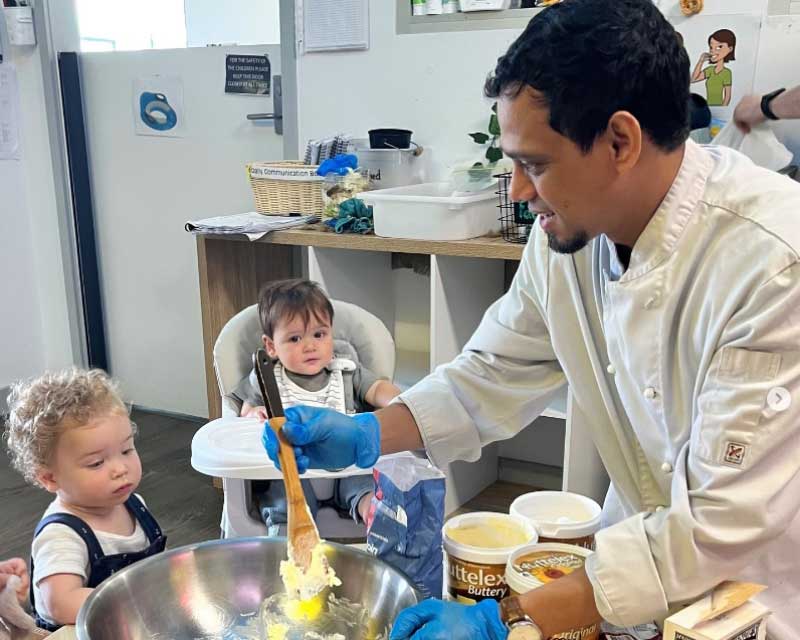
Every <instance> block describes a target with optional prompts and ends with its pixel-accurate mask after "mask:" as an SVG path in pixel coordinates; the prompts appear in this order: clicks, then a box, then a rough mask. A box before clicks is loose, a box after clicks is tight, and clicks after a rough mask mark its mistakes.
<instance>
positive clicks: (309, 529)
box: [269, 416, 319, 571]
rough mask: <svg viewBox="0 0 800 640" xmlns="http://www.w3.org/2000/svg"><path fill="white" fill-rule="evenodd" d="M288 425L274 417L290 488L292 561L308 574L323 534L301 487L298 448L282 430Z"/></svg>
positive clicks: (287, 483)
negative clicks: (314, 551) (295, 448)
mask: <svg viewBox="0 0 800 640" xmlns="http://www.w3.org/2000/svg"><path fill="white" fill-rule="evenodd" d="M284 422H286V418H284V417H283V416H281V417H279V418H270V420H269V426H270V427H271V428H272V430H273V431H274V432H275V435H276V436H277V437H278V444H279V449H278V459H279V460H280V462H281V470H282V471H283V483H284V484H285V485H286V502H287V507H288V523H287V536H288V538H289V549H288V552H289V560H291V561H292V562H293V563H294V564H296V565H297V566H298V567H300V568H301V569H303V570H304V571H306V570H308V567H309V566H310V565H311V552H312V551H313V550H314V547H316V546H317V545H318V544H319V531H317V525H316V524H314V520H313V518H312V517H311V510H310V509H309V508H308V503H307V502H306V496H305V494H304V493H303V487H302V486H301V485H300V474H299V473H298V472H297V460H296V459H295V457H294V448H293V447H292V445H291V444H289V442H288V441H287V440H286V436H284V435H283V432H282V431H281V427H283V423H284Z"/></svg>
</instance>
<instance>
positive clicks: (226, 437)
mask: <svg viewBox="0 0 800 640" xmlns="http://www.w3.org/2000/svg"><path fill="white" fill-rule="evenodd" d="M263 431H264V423H263V422H262V421H261V420H258V419H257V418H218V419H216V420H212V421H211V422H209V423H208V424H206V425H204V426H202V427H201V428H200V430H199V431H198V432H197V433H195V434H194V438H192V467H194V469H195V470H197V471H199V472H200V473H204V474H206V475H209V476H215V477H217V478H243V479H247V480H278V479H281V478H282V477H283V476H282V475H281V472H280V471H279V470H278V469H277V468H276V467H275V465H274V464H272V460H270V459H269V458H268V457H267V453H266V451H264V447H263V446H262V444H261V434H262V432H263ZM407 455H410V454H404V453H398V454H392V455H390V456H383V458H396V457H401V456H407ZM371 473H372V469H361V468H359V467H355V466H353V467H347V468H346V469H341V470H339V471H324V470H320V469H310V470H309V471H307V472H306V473H305V474H303V476H302V477H303V478H309V479H311V478H342V477H345V476H354V475H368V474H371Z"/></svg>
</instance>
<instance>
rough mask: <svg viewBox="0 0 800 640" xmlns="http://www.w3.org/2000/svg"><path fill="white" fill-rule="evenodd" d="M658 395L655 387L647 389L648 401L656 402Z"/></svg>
mask: <svg viewBox="0 0 800 640" xmlns="http://www.w3.org/2000/svg"><path fill="white" fill-rule="evenodd" d="M656 395H657V394H656V390H655V389H654V388H653V387H647V389H645V390H644V397H645V398H647V399H648V400H655V397H656Z"/></svg>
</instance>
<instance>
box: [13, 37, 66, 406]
mask: <svg viewBox="0 0 800 640" xmlns="http://www.w3.org/2000/svg"><path fill="white" fill-rule="evenodd" d="M8 53H9V56H8V58H7V62H9V63H11V64H13V65H14V66H15V67H16V69H17V77H18V82H19V101H20V123H19V124H20V142H21V149H20V159H19V160H4V161H3V160H0V229H1V230H2V231H0V275H1V277H0V308H2V313H0V404H2V403H3V401H4V399H5V398H4V396H5V394H4V393H2V389H3V388H4V387H6V386H7V385H8V384H10V383H11V382H13V381H14V380H16V379H19V378H22V377H27V376H32V375H36V374H38V373H40V372H41V371H42V370H43V369H55V368H61V367H65V366H68V365H70V364H73V363H74V362H76V360H77V359H78V358H79V357H80V356H79V355H78V354H75V353H73V343H72V340H71V335H70V324H69V314H68V309H67V293H66V288H65V276H64V267H63V264H64V263H63V259H64V256H63V255H62V242H61V235H60V234H61V232H60V229H61V228H62V227H63V225H60V222H59V219H58V215H59V214H58V212H57V207H56V189H55V184H54V178H53V165H52V158H51V154H52V152H53V151H52V149H51V148H50V137H49V129H48V120H47V114H46V106H45V92H44V80H43V75H42V74H43V70H42V62H41V58H40V54H39V49H38V48H33V47H11V48H10V50H9V52H8ZM4 64H5V63H4Z"/></svg>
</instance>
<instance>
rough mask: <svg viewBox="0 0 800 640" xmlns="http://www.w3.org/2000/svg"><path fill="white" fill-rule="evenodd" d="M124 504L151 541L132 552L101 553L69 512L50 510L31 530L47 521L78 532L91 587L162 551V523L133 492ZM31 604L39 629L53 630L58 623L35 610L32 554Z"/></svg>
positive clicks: (164, 541)
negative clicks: (86, 558) (87, 566)
mask: <svg viewBox="0 0 800 640" xmlns="http://www.w3.org/2000/svg"><path fill="white" fill-rule="evenodd" d="M125 506H126V507H127V508H128V511H130V512H131V514H132V515H133V517H134V518H136V521H137V522H138V523H139V525H140V526H141V527H142V530H143V531H144V534H145V535H146V536H147V539H148V540H149V542H150V544H149V546H148V547H147V548H145V549H143V550H142V551H135V552H132V553H115V554H113V555H110V556H107V555H105V554H104V553H103V549H102V548H101V547H100V543H99V542H98V541H97V537H96V536H95V535H94V532H93V531H92V529H91V528H90V527H89V525H87V524H86V523H85V522H84V521H83V520H81V519H80V518H78V517H77V516H73V515H72V514H70V513H52V514H50V515H49V516H47V517H46V518H42V520H41V521H40V522H39V524H38V525H37V526H36V531H35V532H34V534H33V537H34V539H35V538H36V536H38V535H39V534H40V533H41V532H42V530H43V529H44V528H45V527H46V526H47V525H49V524H53V523H54V522H55V523H58V524H63V525H66V526H68V527H69V528H70V529H72V530H73V531H74V532H75V533H77V534H78V535H79V536H80V537H81V539H82V540H83V542H84V543H85V544H86V548H87V550H88V551H89V577H88V580H87V582H86V587H88V588H90V589H94V588H95V587H96V586H97V585H99V584H100V583H101V582H102V581H103V580H105V579H106V578H108V577H109V576H111V575H113V574H114V573H116V572H117V571H120V570H121V569H124V568H125V567H127V566H128V565H131V564H133V563H134V562H138V561H139V560H144V559H145V558H149V557H150V556H152V555H155V554H157V553H161V552H162V551H163V550H164V548H165V546H166V544H167V537H166V536H165V535H164V534H163V533H162V532H161V527H159V526H158V523H157V522H156V519H155V518H154V517H153V516H152V514H151V513H150V512H149V511H148V510H147V507H145V506H144V504H143V503H142V501H141V500H139V498H137V497H136V496H135V495H133V494H131V496H130V497H129V498H128V499H127V500H126V501H125ZM30 597H31V606H32V607H33V613H34V616H35V618H36V624H37V625H38V626H39V627H41V628H42V629H46V630H47V631H55V630H56V629H58V628H59V627H60V625H53V624H50V623H49V622H47V621H46V620H44V619H43V618H42V617H41V616H40V615H39V614H38V613H36V602H35V600H34V597H33V558H31V588H30Z"/></svg>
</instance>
